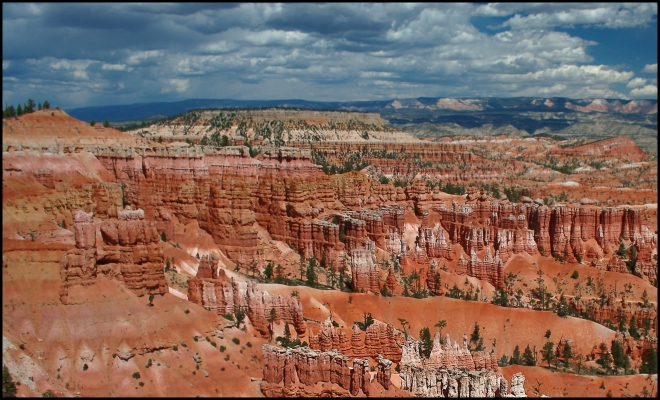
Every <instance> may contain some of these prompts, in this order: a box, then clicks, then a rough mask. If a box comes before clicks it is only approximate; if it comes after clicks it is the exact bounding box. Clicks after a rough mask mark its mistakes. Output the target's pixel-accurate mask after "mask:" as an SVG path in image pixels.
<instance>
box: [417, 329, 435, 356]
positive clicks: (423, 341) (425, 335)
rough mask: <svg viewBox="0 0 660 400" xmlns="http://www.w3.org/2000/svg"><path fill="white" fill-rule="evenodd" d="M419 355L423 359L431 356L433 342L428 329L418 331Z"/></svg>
mask: <svg viewBox="0 0 660 400" xmlns="http://www.w3.org/2000/svg"><path fill="white" fill-rule="evenodd" d="M419 342H420V346H419V353H420V356H422V357H424V358H429V356H430V355H431V348H432V347H433V340H432V339H431V331H430V330H429V328H427V327H424V328H422V329H421V330H420V331H419Z"/></svg>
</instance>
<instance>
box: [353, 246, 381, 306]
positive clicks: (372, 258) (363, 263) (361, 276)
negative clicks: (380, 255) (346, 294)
mask: <svg viewBox="0 0 660 400" xmlns="http://www.w3.org/2000/svg"><path fill="white" fill-rule="evenodd" d="M378 272H379V268H378V263H377V262H376V248H375V244H374V242H372V241H370V240H368V239H367V241H366V243H365V249H355V250H353V251H352V252H351V273H352V275H353V281H352V287H353V291H354V292H369V291H370V292H372V293H378V292H379V286H378Z"/></svg>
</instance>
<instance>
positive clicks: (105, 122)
mask: <svg viewBox="0 0 660 400" xmlns="http://www.w3.org/2000/svg"><path fill="white" fill-rule="evenodd" d="M103 127H104V128H110V122H108V120H107V119H106V120H105V121H103Z"/></svg>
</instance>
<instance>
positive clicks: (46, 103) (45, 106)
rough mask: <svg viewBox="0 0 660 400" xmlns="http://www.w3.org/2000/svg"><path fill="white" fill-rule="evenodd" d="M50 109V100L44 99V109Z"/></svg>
mask: <svg viewBox="0 0 660 400" xmlns="http://www.w3.org/2000/svg"><path fill="white" fill-rule="evenodd" d="M49 109H50V103H49V102H48V100H46V101H44V110H49Z"/></svg>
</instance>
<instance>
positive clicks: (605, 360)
mask: <svg viewBox="0 0 660 400" xmlns="http://www.w3.org/2000/svg"><path fill="white" fill-rule="evenodd" d="M600 352H601V357H600V360H599V361H600V364H601V365H602V366H603V367H605V368H606V369H610V368H611V367H610V363H611V362H612V355H611V354H610V353H609V352H608V351H607V345H606V344H605V343H601V344H600Z"/></svg>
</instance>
